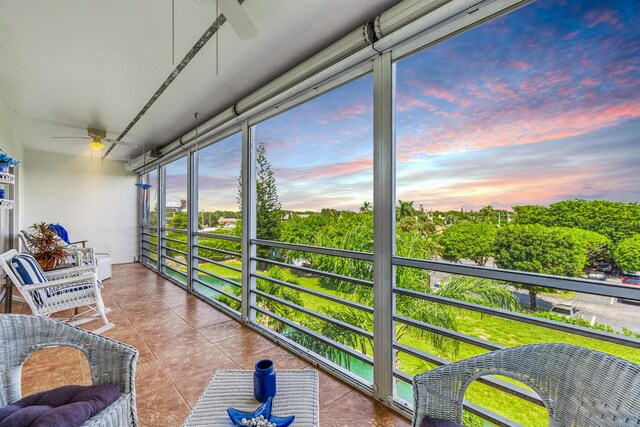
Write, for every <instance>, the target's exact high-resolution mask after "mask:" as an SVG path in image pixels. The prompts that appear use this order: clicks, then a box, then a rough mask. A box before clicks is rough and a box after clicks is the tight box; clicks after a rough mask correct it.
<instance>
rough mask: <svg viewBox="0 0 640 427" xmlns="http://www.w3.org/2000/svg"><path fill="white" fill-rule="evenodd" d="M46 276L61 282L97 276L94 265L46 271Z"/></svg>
mask: <svg viewBox="0 0 640 427" xmlns="http://www.w3.org/2000/svg"><path fill="white" fill-rule="evenodd" d="M44 274H45V276H47V279H49V280H60V279H66V278H69V277H78V276H86V275H91V274H96V267H95V266H93V265H84V266H79V267H72V268H61V269H59V270H51V271H46V272H45V273H44Z"/></svg>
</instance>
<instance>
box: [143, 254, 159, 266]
mask: <svg viewBox="0 0 640 427" xmlns="http://www.w3.org/2000/svg"><path fill="white" fill-rule="evenodd" d="M142 257H143V258H147V259H148V260H149V261H153V262H155V263H156V264H157V263H158V259H157V258H151V257H150V256H149V255H147V254H142ZM156 267H157V266H156Z"/></svg>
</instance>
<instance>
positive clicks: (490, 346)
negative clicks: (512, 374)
mask: <svg viewBox="0 0 640 427" xmlns="http://www.w3.org/2000/svg"><path fill="white" fill-rule="evenodd" d="M393 320H395V321H396V322H401V323H404V324H405V325H408V326H411V327H414V328H418V329H422V330H423V331H428V332H433V333H434V334H438V335H442V336H445V337H448V338H452V339H455V340H457V341H462V342H464V343H467V344H471V345H474V346H476V347H480V348H484V349H486V350H491V351H493V350H502V349H503V348H506V347H505V346H502V345H499V344H494V343H492V342H489V341H485V340H482V339H480V338H476V337H472V336H469V335H465V334H461V333H459V332H455V331H451V330H449V329H445V328H442V327H440V326H435V325H431V324H429V323H425V322H421V321H419V320H414V319H410V318H408V317H404V316H398V315H394V316H393Z"/></svg>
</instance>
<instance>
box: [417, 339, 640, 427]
mask: <svg viewBox="0 0 640 427" xmlns="http://www.w3.org/2000/svg"><path fill="white" fill-rule="evenodd" d="M485 375H503V376H506V377H510V378H513V379H515V380H518V381H521V382H523V383H524V384H526V385H528V386H529V387H531V388H532V389H533V390H534V391H535V392H536V393H537V394H538V396H539V397H540V398H541V400H542V401H543V403H544V406H545V407H546V409H547V411H548V412H549V425H550V426H552V427H556V426H602V427H609V426H632V425H633V426H638V425H640V366H638V365H636V364H634V363H631V362H629V361H626V360H623V359H620V358H618V357H615V356H611V355H609V354H605V353H602V352H599V351H595V350H590V349H587V348H583V347H577V346H573V345H567V344H533V345H525V346H520V347H513V348H508V349H504V350H497V351H493V352H491V353H487V354H483V355H481V356H476V357H472V358H470V359H466V360H461V361H459V362H455V363H451V364H448V365H444V366H441V367H439V368H436V369H433V370H431V371H429V372H425V373H423V374H420V375H416V376H415V377H414V380H413V389H414V399H415V402H414V405H415V406H414V411H415V412H414V419H413V426H419V425H420V423H421V422H422V420H423V419H424V417H425V416H426V415H428V416H430V417H432V418H440V419H446V420H449V421H454V422H457V423H462V411H463V405H464V393H465V391H466V390H467V387H469V385H470V384H471V383H472V382H473V381H475V380H476V379H478V378H479V377H482V376H485Z"/></svg>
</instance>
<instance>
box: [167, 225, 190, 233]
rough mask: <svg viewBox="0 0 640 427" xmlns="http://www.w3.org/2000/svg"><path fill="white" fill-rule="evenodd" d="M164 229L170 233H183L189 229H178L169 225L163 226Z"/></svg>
mask: <svg viewBox="0 0 640 427" xmlns="http://www.w3.org/2000/svg"><path fill="white" fill-rule="evenodd" d="M162 231H168V232H170V233H181V234H187V230H178V229H177V228H167V227H162Z"/></svg>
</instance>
